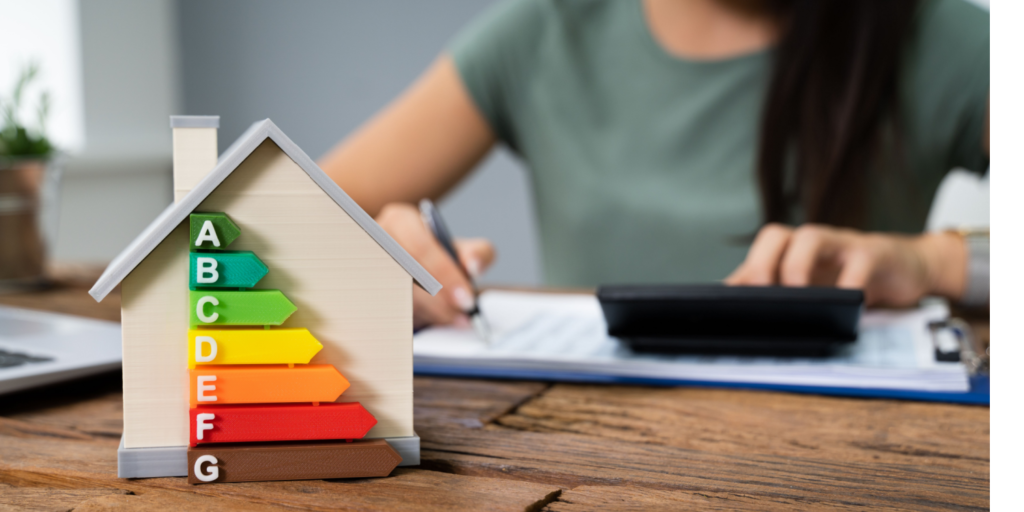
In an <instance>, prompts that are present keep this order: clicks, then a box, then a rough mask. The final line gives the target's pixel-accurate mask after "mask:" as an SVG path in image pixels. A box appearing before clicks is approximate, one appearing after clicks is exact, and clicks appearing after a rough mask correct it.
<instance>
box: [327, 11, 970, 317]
mask: <svg viewBox="0 0 1024 512" xmlns="http://www.w3.org/2000/svg"><path fill="white" fill-rule="evenodd" d="M988 52H989V43H988V15H987V13H985V12H984V11H981V10H980V9H978V8H976V7H974V6H972V5H970V4H967V3H965V2H964V1H963V0H920V1H915V0H859V1H855V2H854V1H829V2H822V1H820V0H630V1H625V0H513V1H509V2H506V3H503V4H500V5H498V6H497V7H495V8H493V9H492V10H491V11H490V12H488V13H486V15H485V16H483V17H482V18H480V19H478V20H477V21H476V22H475V23H473V24H472V25H470V26H469V27H468V28H467V29H466V30H464V31H463V32H462V34H460V35H459V36H458V37H457V38H456V39H455V41H454V42H453V43H452V45H451V46H450V47H449V49H448V51H447V52H445V53H444V54H442V55H441V56H440V58H438V60H437V61H436V62H435V63H434V64H433V65H432V66H431V67H430V68H429V69H428V70H427V71H426V72H425V73H424V75H423V76H422V77H421V78H420V79H419V80H418V81H417V82H416V83H415V84H414V85H413V86H412V87H411V88H410V89H409V90H408V91H407V92H405V93H404V94H403V95H402V96H401V97H400V98H398V99H397V100H396V101H395V102H394V103H393V104H392V105H390V106H389V107H388V108H387V109H385V110H384V111H383V112H381V113H380V114H379V115H378V116H376V117H375V118H374V119H372V120H371V121H370V122H369V123H368V124H367V125H366V126H364V127H363V128H362V129H360V130H359V131H358V132H356V133H355V134H354V135H353V136H352V137H350V138H349V139H348V140H347V141H345V142H343V143H342V144H341V145H339V147H338V148H336V149H335V150H334V151H332V152H331V153H330V154H329V155H327V156H326V157H325V158H324V160H323V162H322V167H323V168H324V170H325V171H326V172H327V173H328V174H329V175H330V176H331V177H332V178H333V179H334V180H335V181H336V182H338V184H340V185H341V186H342V188H344V189H345V190H346V191H347V192H348V193H349V194H350V195H351V196H352V197H353V198H354V199H355V200H356V201H357V202H358V203H359V204H360V205H362V206H363V208H365V209H366V210H367V212H369V213H370V214H371V215H374V216H376V217H377V219H378V221H379V222H380V224H381V225H382V226H383V227H384V228H385V229H386V230H388V232H390V233H391V234H392V236H394V237H395V239H396V240H397V241H398V242H399V243H401V244H402V245H403V246H404V247H406V249H408V250H409V252H410V253H411V254H412V255H413V256H414V257H416V258H417V259H418V260H419V261H420V262H421V263H422V264H423V265H424V266H425V267H426V268H427V269H428V270H429V271H430V272H431V273H433V274H434V276H436V277H437V278H438V279H439V280H440V281H441V282H442V283H443V284H444V285H445V291H444V292H442V294H440V295H439V297H433V298H432V297H428V296H427V295H426V294H425V293H422V291H421V290H417V291H416V296H415V313H416V315H415V316H416V323H417V325H424V324H427V323H448V322H453V321H454V322H464V321H465V320H464V317H463V316H462V313H461V312H462V311H465V310H467V308H468V307H469V305H470V304H471V302H472V298H471V296H470V294H469V291H468V290H469V288H468V284H467V283H466V281H465V280H464V279H463V278H462V277H461V275H460V273H459V272H458V270H457V268H456V267H455V265H454V264H453V263H452V262H451V261H450V260H449V259H448V258H447V256H446V255H445V253H444V252H443V251H442V249H441V248H440V246H439V245H438V244H437V243H436V242H435V241H434V240H433V238H432V237H431V235H430V233H429V232H428V231H427V230H426V228H425V227H424V226H423V224H422V222H421V221H420V219H419V216H418V213H417V212H416V210H415V208H414V207H413V206H412V204H414V203H415V202H416V201H418V200H419V199H420V198H422V197H431V198H437V197H440V196H442V195H444V194H445V193H446V192H447V191H449V190H450V189H451V188H452V187H454V186H455V185H456V184H457V183H458V182H459V180H461V179H462V178H463V177H465V176H466V175H467V174H468V173H469V172H470V171H471V169H472V168H473V166H474V165H475V164H476V163H477V162H479V161H480V160H481V158H483V156H484V155H486V154H487V152H488V151H490V149H491V148H492V147H493V146H494V144H495V143H497V142H499V141H500V142H502V143H505V144H507V145H508V146H509V147H510V148H511V149H512V150H513V151H515V152H517V153H518V154H519V155H520V156H521V157H522V158H523V160H524V161H525V162H526V163H527V164H528V166H529V168H530V169H531V171H532V174H533V186H534V196H535V200H536V204H537V216H538V219H539V225H540V231H541V242H542V251H543V257H544V266H545V276H546V280H547V282H548V284H552V285H561V286H593V285H596V284H600V283H613V282H631V283H641V282H698V281H714V280H721V279H723V278H724V279H725V281H726V282H727V283H730V284H745V285H769V284H783V285H789V286H806V285H812V284H813V285H835V286H839V287H845V288H860V289H864V291H865V294H866V298H867V301H868V303H869V304H871V305H895V306H899V305H909V304H913V303H914V302H916V301H917V300H918V299H920V298H921V297H922V296H923V295H926V294H936V295H942V296H946V297H949V298H951V299H954V300H956V299H961V298H963V297H964V296H965V294H966V293H968V291H967V290H968V288H969V287H971V286H974V287H975V288H976V287H978V285H979V284H980V283H979V282H974V283H972V282H971V280H970V276H969V274H968V271H967V269H968V267H969V259H970V257H971V254H970V251H969V250H968V245H967V243H966V242H965V240H964V238H963V237H961V236H959V235H956V234H953V233H937V234H923V235H922V234H920V233H921V231H922V229H923V226H924V221H925V218H926V216H927V212H928V209H929V207H930V204H931V201H932V198H933V196H934V194H935V190H936V188H937V187H938V184H939V182H940V181H941V180H942V178H943V176H944V175H945V173H946V172H947V171H948V170H950V169H952V168H954V167H965V168H967V169H970V170H974V171H976V172H983V171H984V170H985V169H986V168H987V165H988V164H987V160H988V103H987V102H988V99H987V98H988ZM755 235H756V236H755ZM459 252H460V258H461V259H462V260H463V261H464V263H465V264H466V265H467V266H468V268H470V269H471V270H472V271H473V272H479V271H482V270H483V269H485V268H486V267H487V266H488V265H489V264H490V262H491V260H492V259H493V257H494V250H493V248H492V247H491V245H490V244H489V243H487V242H486V241H484V240H472V241H463V242H462V243H461V244H460V245H459ZM975 281H978V279H977V278H976V279H975ZM986 287H987V283H986Z"/></svg>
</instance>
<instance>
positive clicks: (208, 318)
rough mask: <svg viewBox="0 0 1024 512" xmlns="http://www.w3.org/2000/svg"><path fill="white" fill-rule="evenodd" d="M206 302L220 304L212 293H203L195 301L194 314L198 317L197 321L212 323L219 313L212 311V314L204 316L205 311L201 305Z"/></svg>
mask: <svg viewBox="0 0 1024 512" xmlns="http://www.w3.org/2000/svg"><path fill="white" fill-rule="evenodd" d="M206 303H210V304H212V305H214V306H220V301H219V300H217V297H214V296H212V295H204V296H202V297H200V298H199V300H198V301H196V316H197V317H199V321H201V322H203V323H204V324H212V323H214V322H216V321H217V318H219V317H220V313H217V312H214V313H213V314H212V315H210V316H206V313H204V312H203V306H204V305H206Z"/></svg>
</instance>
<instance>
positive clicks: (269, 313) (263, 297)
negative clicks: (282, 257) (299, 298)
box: [188, 290, 298, 327]
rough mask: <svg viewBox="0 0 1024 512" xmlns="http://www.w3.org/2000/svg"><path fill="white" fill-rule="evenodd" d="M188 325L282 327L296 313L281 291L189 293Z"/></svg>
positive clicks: (198, 291)
mask: <svg viewBox="0 0 1024 512" xmlns="http://www.w3.org/2000/svg"><path fill="white" fill-rule="evenodd" d="M188 296H189V304H190V305H191V307H190V308H189V311H190V312H189V324H190V325H191V326H192V327H197V326H206V325H281V324H282V323H284V321H285V320H287V319H288V317H289V316H291V315H292V313H294V312H295V310H296V309H298V308H296V307H295V304H292V302H291V301H290V300H288V298H287V297H285V296H284V294H283V293H281V292H280V290H247V291H240V292H235V291H221V290H189V292H188Z"/></svg>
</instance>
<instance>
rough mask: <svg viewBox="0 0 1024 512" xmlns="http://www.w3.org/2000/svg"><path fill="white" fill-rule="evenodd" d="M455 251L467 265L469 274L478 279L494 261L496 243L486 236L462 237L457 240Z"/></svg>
mask: <svg viewBox="0 0 1024 512" xmlns="http://www.w3.org/2000/svg"><path fill="white" fill-rule="evenodd" d="M455 251H456V252H458V253H459V260H461V261H462V264H463V265H465V267H466V271H467V272H469V275H470V276H471V277H472V278H473V279H476V278H478V277H480V275H481V274H483V273H484V272H485V271H486V270H487V269H488V268H490V266H491V264H492V263H494V258H495V252H496V251H495V250H494V245H493V244H491V242H490V241H489V240H487V239H485V238H460V239H457V240H455Z"/></svg>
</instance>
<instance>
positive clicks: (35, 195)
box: [0, 63, 59, 288]
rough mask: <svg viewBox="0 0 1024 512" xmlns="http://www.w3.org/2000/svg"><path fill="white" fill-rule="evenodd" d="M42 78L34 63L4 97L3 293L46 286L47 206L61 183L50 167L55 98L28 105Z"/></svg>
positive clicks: (0, 185) (0, 188)
mask: <svg viewBox="0 0 1024 512" xmlns="http://www.w3.org/2000/svg"><path fill="white" fill-rule="evenodd" d="M38 75H39V66H38V65H36V64H34V63H30V64H29V65H27V66H26V67H25V68H24V69H23V70H22V72H21V73H20V75H19V76H18V79H17V81H16V82H15V84H14V88H13V90H12V91H11V94H10V95H9V96H0V115H2V116H3V120H2V122H3V124H2V126H0V288H12V287H23V286H25V285H38V284H41V283H44V282H45V262H46V253H47V241H48V240H47V238H51V239H52V234H53V229H50V228H51V227H55V226H54V225H53V220H55V218H53V215H45V214H46V213H49V212H47V211H46V207H48V206H49V205H45V204H44V203H45V202H48V201H49V200H50V199H52V195H53V194H55V193H56V183H57V180H58V179H59V178H58V176H57V174H58V173H57V171H56V168H52V169H51V166H50V163H51V162H52V160H53V158H54V156H55V154H56V150H55V149H54V147H53V145H52V144H51V143H50V141H49V139H48V138H47V136H46V120H47V117H48V115H49V109H50V97H49V94H47V92H45V91H43V92H40V93H39V94H38V95H37V96H36V101H35V102H34V105H32V106H28V105H27V102H26V99H27V95H28V91H29V88H30V87H31V86H32V85H33V82H35V81H36V79H37V78H38ZM33 107H34V108H33ZM29 110H34V113H35V117H36V119H35V120H36V123H35V125H34V126H29V125H27V124H26V123H25V122H24V117H23V116H24V114H25V112H26V111H29ZM48 224H49V225H48Z"/></svg>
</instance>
